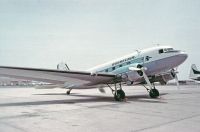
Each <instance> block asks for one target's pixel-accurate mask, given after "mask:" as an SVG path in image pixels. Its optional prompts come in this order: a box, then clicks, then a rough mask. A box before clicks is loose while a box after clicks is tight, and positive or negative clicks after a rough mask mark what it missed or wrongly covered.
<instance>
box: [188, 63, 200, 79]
mask: <svg viewBox="0 0 200 132" xmlns="http://www.w3.org/2000/svg"><path fill="white" fill-rule="evenodd" d="M189 78H190V79H193V80H196V81H200V71H199V70H198V69H197V67H196V65H195V64H192V66H191V70H190V77H189Z"/></svg>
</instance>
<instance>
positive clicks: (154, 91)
mask: <svg viewBox="0 0 200 132" xmlns="http://www.w3.org/2000/svg"><path fill="white" fill-rule="evenodd" d="M159 95H160V94H159V91H158V90H157V89H155V88H154V89H151V90H150V91H149V96H150V97H151V98H157V97H158V96H159Z"/></svg>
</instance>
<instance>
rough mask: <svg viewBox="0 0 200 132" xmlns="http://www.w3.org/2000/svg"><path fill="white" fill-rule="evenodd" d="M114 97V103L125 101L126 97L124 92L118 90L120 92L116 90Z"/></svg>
mask: <svg viewBox="0 0 200 132" xmlns="http://www.w3.org/2000/svg"><path fill="white" fill-rule="evenodd" d="M114 97H115V100H116V101H122V100H124V99H125V97H126V95H125V93H124V91H123V90H121V89H120V90H117V92H116V93H115V96H114Z"/></svg>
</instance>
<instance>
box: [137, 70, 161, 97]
mask: <svg viewBox="0 0 200 132" xmlns="http://www.w3.org/2000/svg"><path fill="white" fill-rule="evenodd" d="M141 71H142V72H143V77H144V79H145V81H146V83H147V85H148V86H149V88H146V87H145V88H146V89H147V91H148V92H149V96H150V97H151V98H157V97H158V96H159V95H160V94H159V91H158V90H157V89H156V88H155V85H154V84H153V85H152V84H151V82H150V81H149V78H148V77H147V75H146V73H145V71H144V68H141Z"/></svg>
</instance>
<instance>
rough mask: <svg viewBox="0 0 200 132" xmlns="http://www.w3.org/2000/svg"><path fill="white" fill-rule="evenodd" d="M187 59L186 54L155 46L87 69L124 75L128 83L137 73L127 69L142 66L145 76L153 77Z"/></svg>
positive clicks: (92, 71) (94, 71)
mask: <svg viewBox="0 0 200 132" xmlns="http://www.w3.org/2000/svg"><path fill="white" fill-rule="evenodd" d="M186 58H187V54H186V53H185V52H183V51H180V50H174V49H173V48H172V47H170V46H157V47H153V48H149V49H144V50H141V51H136V52H134V53H132V54H129V55H126V56H124V57H121V58H118V59H116V60H113V61H110V62H107V63H105V64H102V65H99V66H96V67H94V68H91V69H89V70H88V71H90V72H91V73H100V72H104V73H115V74H121V75H123V74H126V75H128V76H129V80H130V81H135V79H137V72H134V71H131V70H129V67H137V66H138V65H142V66H143V67H146V69H147V70H146V74H147V75H148V76H149V75H155V74H159V73H162V72H166V71H168V70H170V69H173V68H175V67H178V66H179V65H180V64H181V63H183V62H184V61H185V60H186Z"/></svg>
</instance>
